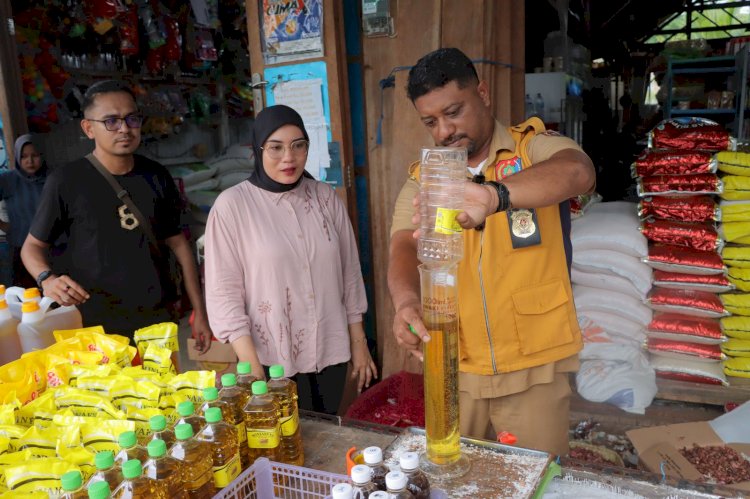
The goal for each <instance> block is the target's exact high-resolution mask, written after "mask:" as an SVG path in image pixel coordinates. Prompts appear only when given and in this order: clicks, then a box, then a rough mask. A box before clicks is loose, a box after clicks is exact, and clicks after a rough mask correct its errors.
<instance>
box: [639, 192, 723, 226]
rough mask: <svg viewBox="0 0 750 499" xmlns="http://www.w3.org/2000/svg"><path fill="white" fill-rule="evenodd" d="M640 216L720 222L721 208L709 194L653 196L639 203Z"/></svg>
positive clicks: (642, 217) (685, 220) (684, 220)
mask: <svg viewBox="0 0 750 499" xmlns="http://www.w3.org/2000/svg"><path fill="white" fill-rule="evenodd" d="M638 216H639V217H640V218H641V219H647V218H650V217H654V218H659V219H662V220H675V221H678V222H718V221H719V220H721V210H720V209H719V207H718V206H717V205H716V202H715V201H714V200H713V199H712V198H711V197H709V196H687V197H678V198H669V197H663V196H652V197H647V198H645V199H642V200H641V201H640V203H638Z"/></svg>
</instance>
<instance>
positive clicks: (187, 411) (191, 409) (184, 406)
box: [177, 400, 195, 418]
mask: <svg viewBox="0 0 750 499" xmlns="http://www.w3.org/2000/svg"><path fill="white" fill-rule="evenodd" d="M193 413H195V405H193V403H192V402H191V401H190V400H186V401H184V402H180V403H179V404H177V414H179V415H180V416H182V417H183V418H186V417H188V416H192V415H193Z"/></svg>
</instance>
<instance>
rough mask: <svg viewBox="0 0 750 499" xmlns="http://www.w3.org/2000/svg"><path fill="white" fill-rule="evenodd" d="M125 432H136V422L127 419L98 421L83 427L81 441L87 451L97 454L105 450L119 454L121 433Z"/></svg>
mask: <svg viewBox="0 0 750 499" xmlns="http://www.w3.org/2000/svg"><path fill="white" fill-rule="evenodd" d="M125 431H135V422H134V421H128V420H126V419H123V420H116V419H108V420H97V421H95V422H91V423H86V424H83V425H81V441H82V443H83V446H84V447H85V448H86V449H88V450H89V451H91V452H93V453H95V454H96V453H97V452H101V451H103V450H109V451H112V452H113V453H115V454H117V453H118V452H119V451H120V444H119V442H118V439H119V438H120V433H123V432H125Z"/></svg>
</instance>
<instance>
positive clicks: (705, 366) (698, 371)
mask: <svg viewBox="0 0 750 499" xmlns="http://www.w3.org/2000/svg"><path fill="white" fill-rule="evenodd" d="M651 367H652V368H653V369H654V371H656V376H658V377H660V378H666V379H674V380H678V381H689V382H691V383H705V384H708V385H724V386H726V385H728V384H729V383H727V377H726V375H725V374H724V370H723V369H722V368H721V362H699V361H695V360H693V359H675V358H671V357H666V356H663V355H658V354H657V355H652V356H651Z"/></svg>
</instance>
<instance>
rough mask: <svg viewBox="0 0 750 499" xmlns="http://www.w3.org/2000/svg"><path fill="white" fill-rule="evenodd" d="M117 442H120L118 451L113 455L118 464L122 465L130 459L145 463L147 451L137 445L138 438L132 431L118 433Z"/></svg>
mask: <svg viewBox="0 0 750 499" xmlns="http://www.w3.org/2000/svg"><path fill="white" fill-rule="evenodd" d="M117 443H118V444H120V452H118V453H117V455H115V463H116V464H118V465H119V466H121V467H122V466H123V465H124V464H125V462H126V461H130V460H131V459H137V460H138V461H139V462H141V463H145V462H146V460H147V459H148V451H146V449H144V448H143V447H141V446H140V445H138V438H137V437H136V436H135V432H134V431H124V432H122V433H120V436H119V437H118V438H117ZM124 474H125V473H123V475H124Z"/></svg>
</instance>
